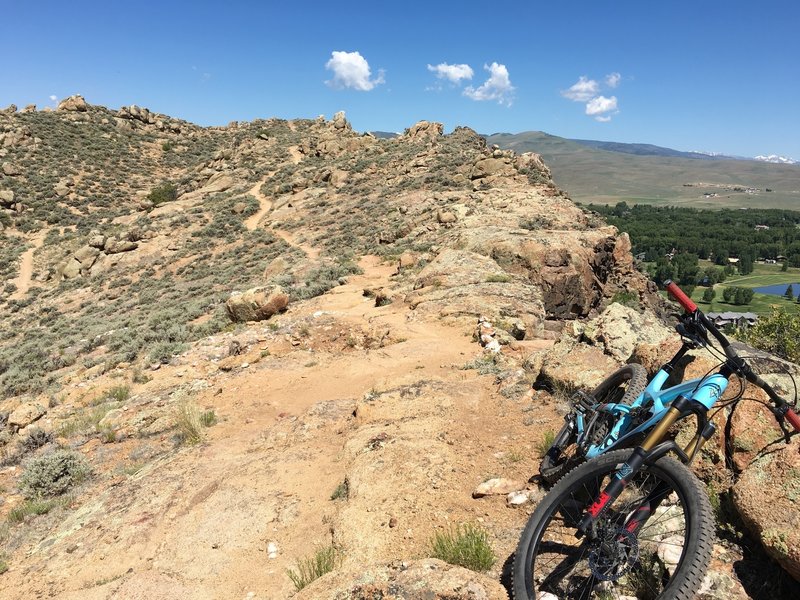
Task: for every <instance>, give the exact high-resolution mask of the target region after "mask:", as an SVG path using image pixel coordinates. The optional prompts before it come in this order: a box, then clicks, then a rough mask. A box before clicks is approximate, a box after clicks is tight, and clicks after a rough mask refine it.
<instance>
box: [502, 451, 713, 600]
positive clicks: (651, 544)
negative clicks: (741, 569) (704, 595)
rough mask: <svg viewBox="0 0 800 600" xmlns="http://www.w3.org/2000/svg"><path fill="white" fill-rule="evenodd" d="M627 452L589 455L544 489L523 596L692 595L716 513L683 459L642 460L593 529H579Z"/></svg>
mask: <svg viewBox="0 0 800 600" xmlns="http://www.w3.org/2000/svg"><path fill="white" fill-rule="evenodd" d="M629 456H630V451H629V450H617V451H613V452H608V453H606V454H603V455H602V456H599V457H597V458H595V459H592V460H590V461H587V462H586V463H584V464H582V465H580V466H579V467H577V468H575V469H573V470H572V471H571V472H570V473H568V474H567V475H565V476H564V477H563V478H562V479H561V481H559V482H558V484H556V485H555V486H554V487H553V489H552V490H551V491H550V492H549V493H548V494H547V496H545V498H544V499H543V500H542V502H541V503H540V504H539V505H538V507H537V508H536V510H535V511H534V513H533V514H532V515H531V517H530V519H529V521H528V524H527V525H526V527H525V529H524V531H523V533H522V537H521V538H520V541H519V545H518V547H517V552H516V555H515V557H514V572H513V586H514V587H513V590H514V598H515V599H516V600H555V599H556V598H557V599H559V600H561V599H573V600H588V599H590V598H603V599H606V598H624V597H629V598H630V597H635V598H639V599H640V600H656V599H658V600H666V599H670V600H690V599H691V598H693V597H694V595H695V593H696V591H697V589H698V588H699V586H700V583H701V581H702V579H703V576H704V574H705V571H706V568H707V567H708V562H709V560H710V557H711V550H712V545H713V540H714V527H713V524H714V520H713V516H712V512H711V506H710V504H709V502H708V498H707V496H706V495H705V493H704V490H703V487H702V484H701V483H700V482H699V481H698V480H697V478H696V477H695V476H694V475H693V474H692V472H691V471H689V469H688V468H687V467H686V466H684V465H683V464H682V463H680V462H678V461H677V460H675V459H673V458H671V457H662V458H661V459H659V460H658V461H656V462H655V463H654V464H653V465H649V466H648V465H645V466H643V467H642V469H641V470H640V471H639V472H638V473H637V474H636V475H635V476H634V477H633V478H632V480H631V482H630V483H629V484H628V485H627V486H626V488H625V489H624V490H623V492H622V494H621V495H620V496H619V498H617V499H616V500H615V501H614V502H613V503H612V504H610V505H609V506H608V507H607V508H606V509H605V511H604V512H603V513H602V514H601V515H600V517H599V518H598V520H597V521H596V523H595V526H594V529H593V531H591V532H589V533H587V534H586V535H585V536H584V537H583V538H581V539H578V538H577V537H576V535H575V534H576V532H577V525H578V523H579V522H580V520H581V518H582V517H583V515H584V513H585V510H586V508H587V507H588V506H589V505H590V504H591V503H592V502H593V501H594V499H595V498H596V496H597V495H598V494H599V493H600V491H601V490H603V489H604V488H605V486H606V485H607V484H608V482H609V480H610V478H611V477H613V476H614V475H615V473H616V471H617V469H618V468H619V466H620V465H621V464H622V463H624V462H625V461H626V460H627V458H628V457H629Z"/></svg>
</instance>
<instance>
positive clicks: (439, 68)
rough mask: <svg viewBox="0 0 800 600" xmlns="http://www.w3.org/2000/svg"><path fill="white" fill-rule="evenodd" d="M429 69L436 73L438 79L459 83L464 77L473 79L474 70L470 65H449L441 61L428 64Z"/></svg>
mask: <svg viewBox="0 0 800 600" xmlns="http://www.w3.org/2000/svg"><path fill="white" fill-rule="evenodd" d="M428 71H431V72H432V73H436V77H437V78H438V79H447V80H448V81H449V82H450V83H455V84H459V83H461V80H462V79H465V80H466V79H472V76H473V75H474V72H473V70H472V67H470V66H469V65H448V64H447V63H439V64H438V65H436V66H433V65H428Z"/></svg>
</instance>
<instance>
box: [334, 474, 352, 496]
mask: <svg viewBox="0 0 800 600" xmlns="http://www.w3.org/2000/svg"><path fill="white" fill-rule="evenodd" d="M349 497H350V482H349V481H348V480H347V477H345V478H344V480H343V481H342V482H341V483H340V484H339V485H337V486H336V489H335V490H333V493H332V494H331V500H339V499H342V500H347V499H348V498H349Z"/></svg>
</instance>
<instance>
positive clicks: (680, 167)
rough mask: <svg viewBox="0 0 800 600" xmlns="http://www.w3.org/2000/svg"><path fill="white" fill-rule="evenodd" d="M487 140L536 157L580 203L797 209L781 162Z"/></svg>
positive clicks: (798, 192) (536, 139) (797, 169)
mask: <svg viewBox="0 0 800 600" xmlns="http://www.w3.org/2000/svg"><path fill="white" fill-rule="evenodd" d="M485 137H486V141H487V143H488V144H497V145H498V146H500V148H503V149H510V150H515V151H517V152H520V153H521V152H536V153H537V154H541V155H542V158H544V161H545V163H546V164H547V165H548V166H549V167H550V169H551V171H552V173H553V179H554V180H555V182H556V184H557V185H558V186H559V187H560V188H562V189H564V190H565V191H566V192H567V193H568V194H569V195H570V196H571V197H572V198H573V199H574V200H577V201H579V202H586V203H589V202H599V203H603V204H609V203H610V204H615V203H617V202H619V201H622V200H624V201H626V202H628V203H647V204H660V205H673V206H681V205H683V206H694V207H697V208H722V207H723V206H727V207H731V206H735V207H741V208H747V207H751V206H759V207H762V208H770V207H771V208H791V209H794V210H798V209H800V166H798V165H796V164H795V163H794V161H791V160H790V159H786V158H784V157H779V156H761V157H758V158H744V157H736V156H725V155H719V154H713V153H707V152H698V151H695V152H682V151H679V150H674V149H671V148H664V147H661V146H655V145H653V144H625V143H620V142H602V141H596V140H570V139H567V138H562V137H558V136H555V135H550V134H548V133H544V132H541V131H526V132H523V133H516V134H511V133H495V134H492V135H488V136H485Z"/></svg>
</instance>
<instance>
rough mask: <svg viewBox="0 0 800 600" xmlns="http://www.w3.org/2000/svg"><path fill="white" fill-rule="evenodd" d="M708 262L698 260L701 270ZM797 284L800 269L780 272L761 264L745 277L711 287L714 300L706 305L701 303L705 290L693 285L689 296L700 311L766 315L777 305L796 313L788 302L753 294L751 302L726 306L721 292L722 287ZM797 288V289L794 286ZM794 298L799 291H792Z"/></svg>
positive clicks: (776, 267)
mask: <svg viewBox="0 0 800 600" xmlns="http://www.w3.org/2000/svg"><path fill="white" fill-rule="evenodd" d="M710 264H711V263H710V262H707V261H700V266H701V268H705V267H707V266H709V265H710ZM796 282H800V269H794V268H790V269H789V270H787V271H781V265H765V264H760V263H757V264H755V265H753V272H752V273H750V274H749V275H743V276H740V275H734V276H732V277H729V278H728V279H726V280H725V282H724V283H718V284H717V285H715V286H714V290H715V291H716V292H717V297H716V298H714V300H713V301H712V302H711V303H710V304H709V303H705V302H703V301H702V297H703V292H704V291H705V290H706V288H705V287H701V286H697V287H696V288H695V289H694V292H693V293H692V300H694V301H695V302H696V303H697V305H698V306H699V307H700V309H701V310H702V311H703V312H725V311H733V312H754V313H756V314H759V315H764V314H768V313H769V312H770V310H771V309H772V307H773V306H778V307H781V308H784V309H786V310H787V311H788V312H790V313H798V312H800V304H798V303H797V301H796V299H795V300H794V301H789V300H787V299H786V298H784V297H783V296H773V295H771V294H759V293H758V292H756V293H755V294H754V295H753V301H752V302H751V303H750V304H744V305H736V304H729V303H727V302H724V301H723V300H722V290H723V288H726V287H734V286H736V287H746V288H757V287H761V286H764V285H777V284H786V285H788V284H790V283H796ZM795 288H798V286H795ZM794 292H795V295H797V294H798V293H800V288H798V289H795V290H794Z"/></svg>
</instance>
